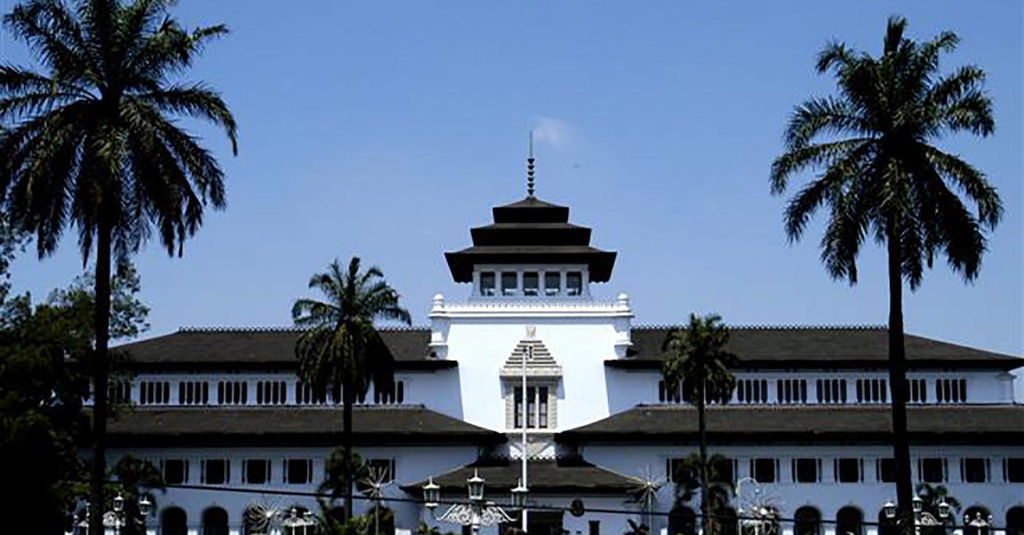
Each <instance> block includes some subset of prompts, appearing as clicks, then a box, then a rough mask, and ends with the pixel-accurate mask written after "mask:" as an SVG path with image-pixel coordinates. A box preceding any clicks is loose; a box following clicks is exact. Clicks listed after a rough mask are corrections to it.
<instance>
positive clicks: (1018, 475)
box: [1003, 457, 1024, 483]
mask: <svg viewBox="0 0 1024 535" xmlns="http://www.w3.org/2000/svg"><path fill="white" fill-rule="evenodd" d="M1003 475H1004V476H1005V478H1004V479H1006V481H1007V482H1008V483H1024V457H1017V458H1012V459H1007V460H1006V463H1005V464H1004V465H1003Z"/></svg>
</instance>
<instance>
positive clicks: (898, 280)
mask: <svg viewBox="0 0 1024 535" xmlns="http://www.w3.org/2000/svg"><path fill="white" fill-rule="evenodd" d="M887 234H888V236H886V241H887V245H888V263H889V390H890V392H891V394H892V435H893V458H894V460H895V463H896V501H897V504H898V506H899V515H898V518H900V519H902V522H903V526H902V527H903V529H902V531H903V532H904V533H910V534H913V529H914V522H913V514H914V513H913V510H912V502H913V487H912V483H911V466H910V439H909V437H908V436H907V388H906V382H907V370H906V368H907V358H906V349H905V347H904V340H903V276H902V275H903V270H902V269H901V268H902V264H903V262H902V256H901V254H900V238H899V232H898V229H897V228H896V225H895V224H894V223H890V224H889V228H888V233H887Z"/></svg>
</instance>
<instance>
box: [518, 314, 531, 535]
mask: <svg viewBox="0 0 1024 535" xmlns="http://www.w3.org/2000/svg"><path fill="white" fill-rule="evenodd" d="M531 330H532V329H529V328H528V329H527V331H531ZM529 338H531V340H528V341H527V342H528V343H527V346H526V354H525V355H523V446H522V451H521V453H520V456H521V457H522V464H523V474H522V476H523V488H529V483H527V481H526V458H527V456H528V453H527V451H528V447H527V442H526V421H527V420H526V417H527V411H526V405H527V401H526V392H527V391H526V360H527V359H532V358H533V340H532V338H533V336H532V335H531V336H529ZM519 515H520V516H521V517H522V521H523V526H522V527H523V531H524V532H525V531H526V526H527V521H526V506H525V504H524V506H523V510H522V511H521V512H520V513H519Z"/></svg>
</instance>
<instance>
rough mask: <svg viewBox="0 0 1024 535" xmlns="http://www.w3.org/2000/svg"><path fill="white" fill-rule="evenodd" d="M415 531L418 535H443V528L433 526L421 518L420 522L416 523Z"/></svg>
mask: <svg viewBox="0 0 1024 535" xmlns="http://www.w3.org/2000/svg"><path fill="white" fill-rule="evenodd" d="M414 533H415V534H416V535H441V528H439V527H437V526H431V525H429V524H427V523H426V522H424V521H422V520H420V522H419V524H416V531H415V532H414Z"/></svg>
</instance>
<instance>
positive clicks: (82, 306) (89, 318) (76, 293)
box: [48, 262, 149, 340]
mask: <svg viewBox="0 0 1024 535" xmlns="http://www.w3.org/2000/svg"><path fill="white" fill-rule="evenodd" d="M95 287H96V275H95V274H94V273H93V272H92V271H87V272H86V273H85V274H83V275H80V276H78V277H76V278H75V280H74V282H72V284H71V286H69V287H67V288H63V289H58V290H54V291H53V292H51V293H50V296H49V299H48V301H49V302H50V303H53V304H56V305H58V306H61V307H64V308H69V309H74V310H77V311H80V312H81V313H82V314H83V315H84V317H83V318H82V325H83V326H88V329H89V331H90V333H89V336H94V333H92V332H91V331H92V324H93V314H94V313H95V309H96V299H95V298H94V295H95V294H94V293H93V289H94V288H95ZM141 291H142V279H141V277H139V272H138V270H136V269H135V266H134V265H132V264H131V263H129V262H122V263H120V264H118V266H117V272H116V273H115V275H114V277H113V278H112V279H111V282H110V338H111V339H112V340H126V339H131V338H135V337H137V336H139V335H140V334H142V333H144V332H146V331H147V330H149V323H148V322H147V321H146V319H147V318H148V316H149V307H148V306H146V304H145V303H143V302H142V301H140V300H139V299H138V298H137V295H138V294H139V292H141Z"/></svg>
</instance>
